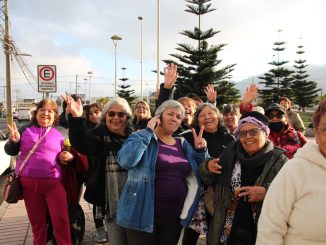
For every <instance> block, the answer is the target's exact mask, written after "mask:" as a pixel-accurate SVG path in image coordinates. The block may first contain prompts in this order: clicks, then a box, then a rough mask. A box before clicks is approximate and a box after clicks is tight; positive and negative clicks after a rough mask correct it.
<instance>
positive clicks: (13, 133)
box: [8, 122, 20, 143]
mask: <svg viewBox="0 0 326 245" xmlns="http://www.w3.org/2000/svg"><path fill="white" fill-rule="evenodd" d="M8 129H9V140H10V141H12V142H15V143H16V142H19V140H20V133H19V132H18V130H17V126H16V123H15V122H13V123H12V126H11V125H9V124H8Z"/></svg>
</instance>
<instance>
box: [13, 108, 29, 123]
mask: <svg viewBox="0 0 326 245" xmlns="http://www.w3.org/2000/svg"><path fill="white" fill-rule="evenodd" d="M31 119H32V114H31V112H30V111H29V110H21V111H18V115H17V120H18V122H21V121H30V120H31Z"/></svg>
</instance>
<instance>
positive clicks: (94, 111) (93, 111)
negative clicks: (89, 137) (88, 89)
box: [88, 110, 101, 115]
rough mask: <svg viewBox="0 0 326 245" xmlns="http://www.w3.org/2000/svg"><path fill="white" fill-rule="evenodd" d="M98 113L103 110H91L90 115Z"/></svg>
mask: <svg viewBox="0 0 326 245" xmlns="http://www.w3.org/2000/svg"><path fill="white" fill-rule="evenodd" d="M98 113H101V111H100V110H90V111H89V112H88V114H89V115H92V114H98Z"/></svg>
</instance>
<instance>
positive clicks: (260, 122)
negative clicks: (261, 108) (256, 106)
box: [234, 111, 270, 135]
mask: <svg viewBox="0 0 326 245" xmlns="http://www.w3.org/2000/svg"><path fill="white" fill-rule="evenodd" d="M246 124H255V125H257V126H258V127H259V128H261V129H262V130H263V131H264V132H265V133H266V134H267V135H268V134H269V133H270V129H269V127H268V125H269V121H268V119H267V117H265V116H264V115H263V114H261V113H260V112H258V111H249V112H246V113H244V114H243V115H242V116H241V118H240V120H239V124H238V127H237V129H236V130H235V132H234V134H237V133H238V132H239V131H240V129H241V128H242V127H243V126H244V125H246Z"/></svg>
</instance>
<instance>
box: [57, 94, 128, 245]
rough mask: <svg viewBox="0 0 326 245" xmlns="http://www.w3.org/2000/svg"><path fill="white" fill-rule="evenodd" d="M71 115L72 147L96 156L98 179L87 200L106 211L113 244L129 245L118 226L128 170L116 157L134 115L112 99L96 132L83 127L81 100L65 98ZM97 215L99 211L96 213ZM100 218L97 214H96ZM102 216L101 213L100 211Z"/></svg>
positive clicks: (70, 136) (89, 184)
mask: <svg viewBox="0 0 326 245" xmlns="http://www.w3.org/2000/svg"><path fill="white" fill-rule="evenodd" d="M63 99H64V100H65V101H66V102H67V110H68V112H69V113H70V114H69V116H68V121H69V138H70V141H71V144H72V146H73V147H75V148H76V149H77V150H78V151H79V152H81V153H83V154H86V155H93V156H94V164H96V165H97V166H98V168H97V170H98V171H97V173H96V174H97V178H92V179H90V180H89V181H93V182H92V183H88V186H92V187H94V188H93V190H91V189H88V194H92V196H89V195H88V196H85V199H86V200H89V199H90V198H91V199H92V200H91V201H92V203H93V204H94V205H96V206H99V207H100V206H105V207H106V219H105V222H106V227H107V229H108V233H109V235H110V244H112V245H121V244H127V240H126V235H125V232H124V230H123V229H122V228H121V227H120V226H118V225H117V223H116V219H115V217H116V210H117V205H118V200H119V197H120V194H121V191H122V189H123V186H124V184H125V182H126V180H127V175H128V173H127V170H125V169H123V168H122V167H120V165H119V164H118V161H117V157H116V156H117V153H118V151H119V150H120V148H121V146H122V144H123V142H124V141H125V140H126V139H127V138H128V136H129V135H130V134H131V132H132V111H131V108H130V106H129V104H128V102H127V101H126V100H125V99H123V98H113V99H110V101H109V102H108V103H107V104H106V105H105V106H104V109H103V112H102V116H101V124H100V125H99V126H97V127H96V128H94V129H91V130H88V131H87V130H86V128H85V127H84V120H85V119H84V118H83V117H82V115H83V107H82V105H81V102H80V100H77V101H74V100H73V99H72V98H71V97H70V96H63ZM96 211H97V210H96ZM95 215H96V216H97V214H95ZM98 215H99V216H101V215H102V210H99V213H98Z"/></svg>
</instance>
